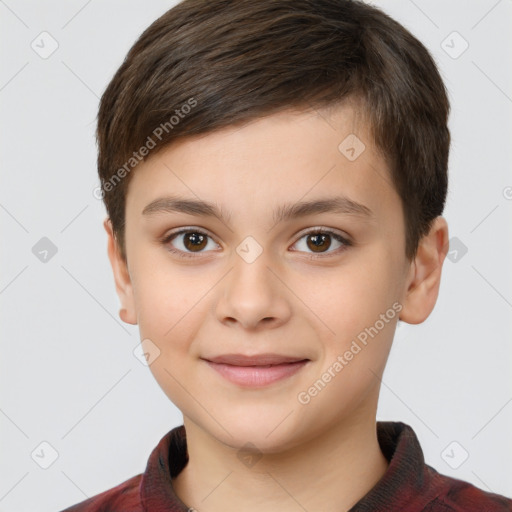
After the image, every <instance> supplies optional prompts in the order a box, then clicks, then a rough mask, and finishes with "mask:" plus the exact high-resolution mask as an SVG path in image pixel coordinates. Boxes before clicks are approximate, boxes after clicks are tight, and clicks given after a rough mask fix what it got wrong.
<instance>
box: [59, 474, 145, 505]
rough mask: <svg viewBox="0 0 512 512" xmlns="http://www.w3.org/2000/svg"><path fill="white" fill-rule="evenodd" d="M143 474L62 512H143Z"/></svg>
mask: <svg viewBox="0 0 512 512" xmlns="http://www.w3.org/2000/svg"><path fill="white" fill-rule="evenodd" d="M141 479H142V474H140V475H136V476H134V477H132V478H129V479H128V480H126V481H125V482H123V483H121V484H119V485H117V486H116V487H113V488H112V489H108V490H107V491H104V492H102V493H100V494H97V495H96V496H92V497H91V498H88V499H86V500H84V501H81V502H80V503H77V504H75V505H73V506H71V507H69V508H66V509H65V510H62V511H61V512H118V511H119V510H122V511H123V512H142V510H143V509H142V507H141V503H140V490H139V487H140V482H141Z"/></svg>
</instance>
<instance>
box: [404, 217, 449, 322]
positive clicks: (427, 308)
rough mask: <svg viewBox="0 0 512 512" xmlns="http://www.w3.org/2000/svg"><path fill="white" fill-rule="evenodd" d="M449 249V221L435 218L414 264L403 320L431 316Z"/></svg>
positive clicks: (405, 299)
mask: <svg viewBox="0 0 512 512" xmlns="http://www.w3.org/2000/svg"><path fill="white" fill-rule="evenodd" d="M447 252H448V224H447V222H446V220H445V219H444V218H443V217H436V219H435V220H434V222H433V223H432V227H431V229H430V231H429V232H428V234H427V235H425V236H424V237H423V238H422V239H421V240H420V243H419V245H418V251H417V253H416V256H415V258H414V261H413V262H412V263H411V268H410V272H409V276H408V278H407V282H406V290H405V298H404V300H403V302H402V305H403V309H402V311H401V312H400V320H403V321H404V322H407V323H409V324H419V323H421V322H424V321H425V320H426V319H427V318H428V316H429V315H430V313H431V312H432V310H433V309H434V306H435V304H436V301H437V296H438V294H439V287H440V284H441V271H442V267H443V263H444V259H445V257H446V254H447Z"/></svg>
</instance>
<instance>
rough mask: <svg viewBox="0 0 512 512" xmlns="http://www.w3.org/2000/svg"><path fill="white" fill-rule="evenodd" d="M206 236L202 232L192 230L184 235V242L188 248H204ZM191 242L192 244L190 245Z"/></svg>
mask: <svg viewBox="0 0 512 512" xmlns="http://www.w3.org/2000/svg"><path fill="white" fill-rule="evenodd" d="M205 241H206V237H205V236H204V235H203V234H201V233H194V232H190V233H187V234H186V235H185V237H184V242H183V244H184V245H185V247H186V248H187V249H188V250H192V251H194V250H196V249H202V248H203V247H204V245H205ZM189 244H191V245H189Z"/></svg>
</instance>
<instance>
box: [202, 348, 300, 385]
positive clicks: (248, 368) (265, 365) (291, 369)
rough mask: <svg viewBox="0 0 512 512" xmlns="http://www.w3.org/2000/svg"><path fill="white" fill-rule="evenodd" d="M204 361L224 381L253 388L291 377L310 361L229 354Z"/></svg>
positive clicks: (276, 355) (264, 355) (266, 355)
mask: <svg viewBox="0 0 512 512" xmlns="http://www.w3.org/2000/svg"><path fill="white" fill-rule="evenodd" d="M202 359H203V360H204V361H205V362H206V363H207V364H208V366H210V368H212V369H213V370H215V371H216V372H217V373H219V374H220V375H221V376H222V377H223V378H224V379H226V380H228V381H230V382H232V383H234V384H237V385H239V386H242V387H253V388H254V387H263V386H268V385H270V384H273V383H274V382H277V381H280V380H283V379H286V378H288V377H291V376H292V375H294V374H296V373H297V372H299V371H300V370H301V369H302V368H304V366H305V365H306V364H307V363H308V362H309V361H310V360H309V359H305V358H299V357H290V356H283V355H279V354H260V355H255V356H246V355H243V354H227V355H223V356H218V357H212V358H202Z"/></svg>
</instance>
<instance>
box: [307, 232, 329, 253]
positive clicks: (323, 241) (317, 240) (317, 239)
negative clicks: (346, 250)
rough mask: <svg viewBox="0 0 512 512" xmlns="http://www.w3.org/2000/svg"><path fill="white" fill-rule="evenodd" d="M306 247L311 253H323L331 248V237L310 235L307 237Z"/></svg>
mask: <svg viewBox="0 0 512 512" xmlns="http://www.w3.org/2000/svg"><path fill="white" fill-rule="evenodd" d="M306 243H307V246H308V248H309V249H311V250H312V251H313V252H324V251H326V250H327V249H329V247H330V246H331V235H328V234H312V235H307V242H306Z"/></svg>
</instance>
